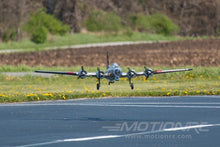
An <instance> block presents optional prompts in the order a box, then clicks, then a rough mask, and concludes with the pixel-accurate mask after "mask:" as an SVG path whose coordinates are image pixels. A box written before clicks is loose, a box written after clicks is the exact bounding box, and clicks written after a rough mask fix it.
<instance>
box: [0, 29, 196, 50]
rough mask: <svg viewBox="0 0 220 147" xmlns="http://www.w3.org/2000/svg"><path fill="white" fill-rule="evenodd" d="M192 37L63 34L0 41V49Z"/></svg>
mask: <svg viewBox="0 0 220 147" xmlns="http://www.w3.org/2000/svg"><path fill="white" fill-rule="evenodd" d="M185 39H192V38H190V37H179V36H165V35H159V34H145V33H133V35H131V36H128V35H126V34H118V35H109V34H108V35H97V34H67V35H64V36H53V37H50V39H49V40H48V41H47V42H46V43H43V44H35V43H33V42H31V41H30V40H22V41H20V42H8V43H1V44H0V50H6V49H22V50H24V51H38V50H44V49H45V48H53V47H61V46H71V45H79V44H89V43H103V42H118V41H162V40H166V41H177V40H185Z"/></svg>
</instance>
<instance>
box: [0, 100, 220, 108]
mask: <svg viewBox="0 0 220 147" xmlns="http://www.w3.org/2000/svg"><path fill="white" fill-rule="evenodd" d="M201 105H202V106H201ZM204 105H206V106H204ZM209 105H210V106H209ZM214 105H216V106H214ZM6 106H8V107H10V106H16V107H27V106H94V107H137V108H138V107H140V108H145V107H146V108H152V107H153V108H155V107H156V108H206V109H220V103H196V102H192V103H190V102H189V103H179V102H178V103H163V102H158V103H150V102H149V103H108V102H107V103H91V104H88V103H20V104H2V105H0V107H6Z"/></svg>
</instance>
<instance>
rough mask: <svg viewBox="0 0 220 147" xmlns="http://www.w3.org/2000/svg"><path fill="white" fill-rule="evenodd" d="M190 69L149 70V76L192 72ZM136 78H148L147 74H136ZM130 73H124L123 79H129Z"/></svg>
mask: <svg viewBox="0 0 220 147" xmlns="http://www.w3.org/2000/svg"><path fill="white" fill-rule="evenodd" d="M190 70H192V69H191V68H189V69H169V70H155V71H153V70H149V72H148V74H149V76H152V75H153V74H163V73H171V72H182V71H190ZM134 73H135V76H146V72H134ZM127 74H128V73H125V72H123V73H122V76H121V77H127Z"/></svg>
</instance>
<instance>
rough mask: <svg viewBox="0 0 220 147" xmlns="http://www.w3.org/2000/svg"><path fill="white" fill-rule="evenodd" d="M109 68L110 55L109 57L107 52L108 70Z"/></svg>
mask: <svg viewBox="0 0 220 147" xmlns="http://www.w3.org/2000/svg"><path fill="white" fill-rule="evenodd" d="M108 68H109V55H108V52H107V69H108Z"/></svg>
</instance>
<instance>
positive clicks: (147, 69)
mask: <svg viewBox="0 0 220 147" xmlns="http://www.w3.org/2000/svg"><path fill="white" fill-rule="evenodd" d="M144 68H145V71H144V75H145V77H146V79H148V78H149V77H150V76H152V75H153V70H152V69H151V68H146V67H144Z"/></svg>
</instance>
